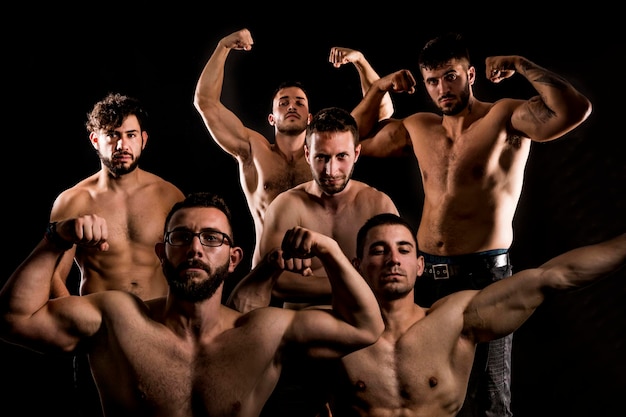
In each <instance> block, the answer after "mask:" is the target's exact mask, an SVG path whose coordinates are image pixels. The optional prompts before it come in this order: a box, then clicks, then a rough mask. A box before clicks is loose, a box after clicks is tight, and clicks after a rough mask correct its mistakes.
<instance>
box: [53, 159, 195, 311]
mask: <svg viewBox="0 0 626 417" xmlns="http://www.w3.org/2000/svg"><path fill="white" fill-rule="evenodd" d="M136 171H137V172H133V173H132V175H131V174H128V175H126V176H124V177H123V178H121V180H122V181H121V182H123V186H122V185H121V184H111V182H108V183H107V182H106V181H102V178H101V175H102V172H99V173H97V174H94V175H92V176H91V177H89V178H86V179H84V180H82V181H81V182H79V183H78V184H76V185H75V186H74V187H72V188H69V189H68V190H65V191H64V192H63V193H61V194H60V195H59V196H58V197H57V199H56V201H55V202H54V205H53V208H52V212H51V219H52V220H60V219H66V218H70V217H77V216H80V215H84V214H89V213H93V214H98V215H100V216H102V217H104V218H105V219H106V220H107V226H108V231H109V239H108V241H109V244H110V249H109V250H108V251H105V252H103V251H99V250H97V249H95V248H87V247H82V246H79V247H77V248H76V249H75V253H74V252H73V251H70V252H68V253H66V255H65V256H71V254H72V253H73V254H74V259H75V261H76V264H77V265H78V267H79V268H80V273H81V283H80V294H81V295H85V294H90V293H93V292H97V291H104V290H110V289H118V290H124V291H128V292H131V293H133V294H136V295H137V296H139V297H140V298H142V299H144V300H146V299H150V298H155V297H160V296H163V295H164V294H166V293H167V281H166V280H165V277H164V275H163V272H162V270H161V265H160V262H159V259H158V257H157V256H156V254H155V252H154V245H155V243H156V242H157V241H162V240H163V224H164V223H165V217H166V216H167V213H168V212H169V210H170V209H171V207H172V205H173V204H174V203H175V202H176V201H180V200H182V199H183V198H184V195H183V194H182V192H181V191H180V190H179V189H178V188H176V187H175V186H174V185H173V184H171V183H169V182H167V181H164V180H163V179H161V178H160V177H158V176H156V175H154V174H151V173H148V172H146V171H143V170H139V169H137V170H136ZM64 261H66V262H67V260H65V259H64Z"/></svg>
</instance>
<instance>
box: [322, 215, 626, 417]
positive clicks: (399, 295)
mask: <svg viewBox="0 0 626 417" xmlns="http://www.w3.org/2000/svg"><path fill="white" fill-rule="evenodd" d="M415 236H416V234H415V231H414V230H413V229H412V227H411V226H410V224H409V223H408V222H406V221H404V220H403V219H402V218H400V217H397V216H395V215H393V214H382V215H379V216H375V217H373V218H372V219H370V220H369V221H368V222H367V223H366V224H365V225H364V226H363V227H362V229H361V230H360V231H359V234H358V238H357V253H358V255H357V258H356V259H355V260H354V262H353V264H354V265H355V267H356V268H357V269H358V270H359V272H361V275H363V277H364V278H365V280H366V281H367V282H368V284H369V285H370V287H371V288H372V290H373V291H374V294H375V295H376V298H377V300H378V303H379V305H380V307H381V310H382V314H383V318H384V321H385V331H384V332H383V334H382V336H381V337H380V338H379V339H378V341H377V342H376V343H375V344H373V345H371V346H369V347H367V348H364V349H361V350H359V351H356V352H354V353H351V354H349V355H346V356H345V357H343V358H342V359H341V360H340V362H341V365H342V366H341V367H340V368H341V369H340V372H339V374H338V375H337V378H329V380H328V381H329V382H332V381H336V382H337V384H336V387H335V389H336V391H334V395H333V397H334V399H333V401H332V402H331V403H332V407H331V408H332V412H333V416H334V417H344V416H361V417H374V416H403V417H417V416H429V417H452V416H456V415H457V412H458V411H459V410H460V408H461V405H462V404H463V401H464V398H465V391H466V389H467V386H468V379H469V376H470V370H471V368H472V364H473V360H474V352H475V349H476V345H477V343H482V342H487V341H490V340H493V339H495V338H499V337H503V336H505V335H507V334H510V333H512V332H513V331H515V330H516V329H518V328H519V327H520V326H521V325H522V324H523V323H524V322H525V321H526V320H527V319H528V318H529V317H530V315H531V314H533V312H534V311H535V310H536V309H537V308H538V307H539V306H540V305H541V303H543V302H544V301H545V300H546V299H548V297H552V296H553V295H555V294H558V293H562V292H565V291H570V290H574V289H577V288H581V287H584V286H587V285H590V284H592V283H594V282H596V281H597V280H599V279H600V278H601V277H604V276H606V275H608V274H610V273H612V272H615V271H616V270H618V269H619V268H623V267H624V266H625V264H626V233H623V234H621V235H619V236H617V237H615V238H613V239H609V240H607V241H604V242H601V243H598V244H594V245H589V246H586V247H581V248H577V249H574V250H571V251H569V252H567V253H565V254H562V255H560V256H558V257H555V258H553V259H551V260H550V261H548V262H546V263H544V264H543V265H541V266H540V267H538V268H534V269H527V270H524V271H521V272H518V273H516V274H514V275H513V276H511V277H509V278H507V279H504V280H501V281H498V282H496V283H494V284H493V285H489V286H487V287H485V289H483V290H462V291H458V292H455V293H453V294H452V295H449V296H447V297H445V298H442V299H441V300H440V301H438V302H436V303H435V304H433V306H432V307H430V308H425V307H422V306H420V305H418V304H416V303H415V301H414V291H415V289H414V284H415V282H416V279H417V280H418V281H419V279H421V278H418V277H419V276H420V275H422V273H423V271H424V258H423V257H422V256H421V255H420V254H419V252H418V245H417V241H416V239H415Z"/></svg>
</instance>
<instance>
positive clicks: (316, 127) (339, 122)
mask: <svg viewBox="0 0 626 417" xmlns="http://www.w3.org/2000/svg"><path fill="white" fill-rule="evenodd" d="M318 132H350V133H352V136H353V138H354V144H355V145H358V144H359V128H358V126H357V124H356V120H355V119H354V117H352V115H351V114H350V113H349V112H348V111H347V110H345V109H342V108H340V107H326V108H324V109H322V110H320V111H318V112H317V113H315V114H314V115H313V117H312V118H311V123H309V125H308V126H307V128H306V146H308V147H309V148H310V147H311V135H312V134H313V133H318Z"/></svg>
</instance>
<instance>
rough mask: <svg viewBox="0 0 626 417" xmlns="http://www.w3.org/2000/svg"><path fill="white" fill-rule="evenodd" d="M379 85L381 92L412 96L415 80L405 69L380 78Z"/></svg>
mask: <svg viewBox="0 0 626 417" xmlns="http://www.w3.org/2000/svg"><path fill="white" fill-rule="evenodd" d="M379 85H380V86H381V87H380V88H381V90H385V91H393V92H394V93H408V94H413V93H414V92H415V78H414V77H413V74H411V71H409V70H406V69H404V70H400V71H396V72H394V73H391V74H389V75H387V76H385V77H383V78H381V79H380V84H379Z"/></svg>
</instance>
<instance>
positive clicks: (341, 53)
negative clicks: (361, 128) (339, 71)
mask: <svg viewBox="0 0 626 417" xmlns="http://www.w3.org/2000/svg"><path fill="white" fill-rule="evenodd" d="M253 44H254V41H253V40H252V35H251V33H250V31H249V30H248V29H241V30H239V31H237V32H234V33H231V34H230V35H228V36H226V37H224V38H222V39H221V40H220V41H219V42H218V44H217V47H216V48H215V51H214V52H213V54H212V55H211V57H210V58H209V60H208V62H207V63H206V65H205V67H204V69H203V70H202V73H201V74H200V77H199V79H198V82H197V85H196V90H195V96H194V106H195V108H196V109H197V111H198V112H199V113H200V115H201V116H202V120H203V121H204V123H205V125H206V127H207V129H208V130H209V133H210V135H211V138H212V139H213V140H214V141H215V142H216V143H217V144H218V145H219V146H220V147H221V148H222V149H223V150H224V151H225V152H227V153H228V154H230V155H231V156H233V157H234V158H235V159H237V161H238V164H239V180H240V182H241V188H242V190H243V192H244V194H245V198H246V201H247V203H248V209H249V210H250V214H251V216H252V219H253V222H254V229H255V246H254V252H253V255H252V266H254V265H256V264H257V263H258V262H259V260H260V258H261V255H260V252H259V242H260V240H261V235H262V233H263V225H264V218H265V211H266V209H267V206H268V205H269V204H270V203H271V202H272V200H274V198H275V197H276V196H277V195H278V194H280V193H281V192H283V191H285V190H287V189H289V188H291V187H293V186H296V185H298V184H302V183H303V182H305V181H309V180H311V171H310V168H309V166H308V165H307V162H306V160H305V159H304V137H305V134H306V126H307V125H308V123H309V121H310V119H311V113H310V110H309V100H308V96H307V93H306V91H305V90H304V87H303V85H302V84H300V83H299V82H285V83H282V84H281V85H280V86H279V87H278V88H277V89H276V91H275V92H274V95H273V97H272V113H270V114H269V115H268V116H267V120H268V122H269V124H270V125H271V126H273V127H274V141H273V143H272V142H270V140H269V139H268V138H266V137H265V136H263V135H262V134H261V133H259V132H257V131H255V130H252V129H250V128H248V127H246V126H245V125H244V124H243V122H242V121H241V120H240V119H239V118H238V117H237V116H236V115H235V114H234V113H233V112H232V111H231V110H230V109H228V108H227V107H226V106H225V105H224V104H223V103H222V102H221V101H220V99H221V94H222V87H223V84H224V65H225V63H226V58H227V57H228V55H229V53H230V51H231V50H242V51H250V50H251V49H252V45H253ZM329 62H331V63H332V64H333V65H334V66H335V67H340V66H341V65H344V64H346V63H348V62H351V63H353V64H354V66H355V67H356V69H357V71H358V74H359V77H360V80H361V87H362V89H363V91H366V90H367V89H368V88H369V86H370V85H371V82H372V81H373V80H376V79H378V78H379V77H378V74H377V73H376V72H375V71H374V69H373V68H372V67H371V65H370V64H369V62H367V60H366V59H365V57H364V56H363V54H362V53H360V52H359V51H355V50H352V49H348V48H341V47H333V48H332V49H331V52H330V55H329ZM379 104H380V105H379V106H378V107H379V108H378V112H379V115H380V116H379V118H387V117H391V115H392V114H393V103H392V102H391V97H390V96H389V94H387V95H386V96H385V97H383V98H382V100H381V102H380V103H379Z"/></svg>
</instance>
